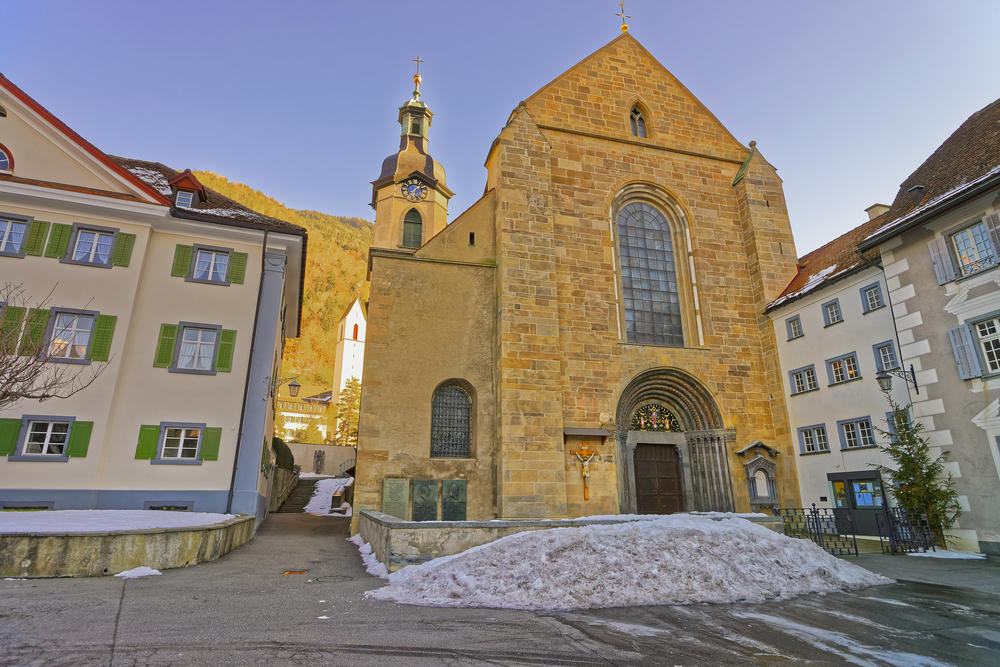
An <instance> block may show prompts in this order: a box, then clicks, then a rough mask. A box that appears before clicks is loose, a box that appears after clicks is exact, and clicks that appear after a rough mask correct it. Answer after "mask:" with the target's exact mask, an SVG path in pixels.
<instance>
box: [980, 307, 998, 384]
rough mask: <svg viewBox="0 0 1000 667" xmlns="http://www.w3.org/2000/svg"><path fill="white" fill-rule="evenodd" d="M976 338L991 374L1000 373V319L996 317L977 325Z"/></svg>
mask: <svg viewBox="0 0 1000 667" xmlns="http://www.w3.org/2000/svg"><path fill="white" fill-rule="evenodd" d="M976 337H977V338H978V339H979V348H980V351H981V352H982V354H983V360H984V361H985V362H986V369H987V372H989V373H997V372H1000V319H998V318H996V317H994V318H991V319H988V320H984V321H982V322H977V323H976Z"/></svg>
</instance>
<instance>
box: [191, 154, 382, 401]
mask: <svg viewBox="0 0 1000 667" xmlns="http://www.w3.org/2000/svg"><path fill="white" fill-rule="evenodd" d="M194 174H195V176H197V178H198V180H199V181H201V182H202V183H203V184H204V185H205V186H206V187H209V188H211V189H213V190H216V191H217V192H220V193H222V194H223V195H225V196H227V197H229V198H230V199H233V200H235V201H237V202H239V203H241V204H243V205H244V206H248V207H250V208H252V209H253V210H255V211H257V212H259V213H263V214H264V215H269V216H272V217H275V218H278V219H281V220H287V221H288V222H291V223H294V224H296V225H301V226H302V227H305V228H306V229H307V230H308V232H309V247H308V253H307V258H306V275H305V289H304V291H303V300H302V331H301V334H300V336H299V338H289V339H288V341H287V344H286V346H285V356H284V358H283V360H282V370H281V373H282V376H289V375H302V378H301V379H300V380H299V381H300V382H303V383H305V382H306V381H307V380H308V381H309V383H316V384H322V385H324V386H331V385H332V384H333V363H334V358H335V356H336V353H337V350H336V344H337V324H338V322H339V320H340V316H341V315H343V313H344V311H345V310H347V307H348V306H349V305H350V304H351V302H352V301H354V298H355V297H358V296H360V297H361V300H362V301H367V300H368V283H367V282H366V280H365V274H366V271H367V266H368V247H369V246H370V245H371V243H372V225H371V223H370V222H368V221H367V220H361V219H360V218H342V217H339V216H335V215H328V214H326V213H320V212H318V211H300V210H297V209H293V208H288V207H287V206H285V205H284V204H282V203H281V202H279V201H277V200H275V199H273V198H272V197H268V196H267V195H265V194H264V193H263V192H261V191H260V190H254V189H253V188H251V187H249V186H246V185H243V184H242V183H236V182H233V181H230V180H229V179H227V178H226V177H225V176H220V175H218V174H213V173H212V172H210V171H196V172H194Z"/></svg>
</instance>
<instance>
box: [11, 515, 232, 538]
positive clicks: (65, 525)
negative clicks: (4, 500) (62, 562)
mask: <svg viewBox="0 0 1000 667" xmlns="http://www.w3.org/2000/svg"><path fill="white" fill-rule="evenodd" d="M234 516H236V515H234V514H211V513H209V512H170V511H167V510H44V511H40V512H0V534H4V533H104V532H107V531H110V530H148V529H154V528H187V527H188V526H208V525H211V524H213V523H222V522H223V521H226V520H228V519H232V518H233V517H234Z"/></svg>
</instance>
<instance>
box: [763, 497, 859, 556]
mask: <svg viewBox="0 0 1000 667" xmlns="http://www.w3.org/2000/svg"><path fill="white" fill-rule="evenodd" d="M774 513H775V514H776V515H778V516H780V517H781V518H782V519H784V521H785V535H788V536H789V537H798V538H803V539H809V540H812V541H813V542H815V543H816V545H817V546H819V547H820V548H821V549H825V550H826V551H828V552H829V553H831V554H833V555H834V556H857V555H858V539H857V536H856V535H855V528H854V517H853V515H852V514H851V512H850V510H845V509H840V508H829V507H816V504H815V503H813V506H812V507H786V508H783V509H781V508H779V509H775V510H774Z"/></svg>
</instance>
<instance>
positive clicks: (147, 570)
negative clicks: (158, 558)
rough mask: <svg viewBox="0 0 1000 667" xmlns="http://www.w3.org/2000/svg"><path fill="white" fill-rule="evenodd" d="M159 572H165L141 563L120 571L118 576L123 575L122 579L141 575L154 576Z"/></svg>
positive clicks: (136, 577)
mask: <svg viewBox="0 0 1000 667" xmlns="http://www.w3.org/2000/svg"><path fill="white" fill-rule="evenodd" d="M158 574H163V573H162V572H160V571H159V570H154V569H153V568H151V567H146V566H145V565H140V566H139V567H133V568H132V569H131V570H125V571H124V572H119V573H118V574H116V575H115V576H116V577H121V578H122V579H138V578H139V577H153V576H156V575H158Z"/></svg>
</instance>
